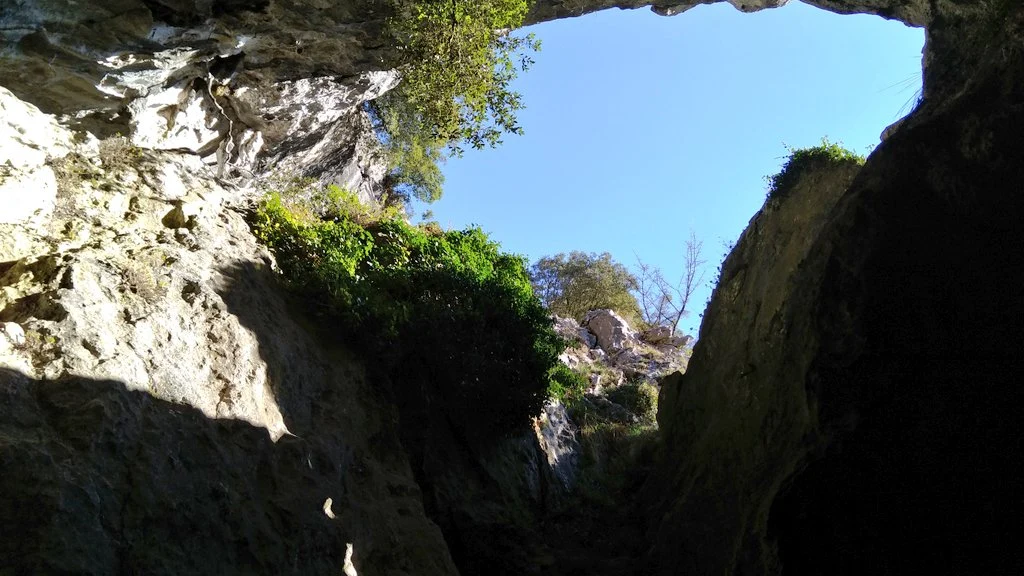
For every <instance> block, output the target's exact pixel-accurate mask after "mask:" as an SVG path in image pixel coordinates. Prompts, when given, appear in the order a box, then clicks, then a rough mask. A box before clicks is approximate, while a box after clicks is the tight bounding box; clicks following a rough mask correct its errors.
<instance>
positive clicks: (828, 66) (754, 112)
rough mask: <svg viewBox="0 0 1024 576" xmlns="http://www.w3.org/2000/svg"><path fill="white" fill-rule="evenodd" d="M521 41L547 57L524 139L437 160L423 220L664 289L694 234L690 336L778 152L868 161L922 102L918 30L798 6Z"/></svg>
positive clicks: (536, 71) (700, 10) (571, 25)
mask: <svg viewBox="0 0 1024 576" xmlns="http://www.w3.org/2000/svg"><path fill="white" fill-rule="evenodd" d="M525 31H526V32H533V33H534V34H536V35H537V37H538V39H540V40H541V41H542V43H543V46H542V49H541V51H540V52H539V53H538V54H537V55H536V56H535V59H536V61H537V63H536V64H535V65H534V67H533V68H532V69H531V70H529V71H528V72H526V73H524V74H522V75H521V77H520V79H519V80H518V85H517V86H515V88H516V89H518V90H519V91H520V92H522V94H523V99H524V101H525V103H526V106H527V108H526V109H525V110H524V111H523V112H522V113H521V114H520V123H521V124H522V126H523V127H524V129H525V131H526V133H525V135H523V136H508V137H506V138H505V139H504V143H503V144H502V145H501V146H500V147H499V148H497V149H494V150H490V149H488V150H481V151H474V150H470V151H468V152H467V153H466V155H465V157H463V158H452V159H449V160H448V162H447V163H446V164H445V165H444V167H443V168H444V172H445V176H446V185H445V193H444V194H445V195H444V197H443V198H442V199H441V200H440V201H438V202H436V203H434V204H433V205H431V206H429V208H430V210H431V211H432V213H433V217H434V218H436V219H437V220H438V221H440V222H441V223H442V224H444V225H451V226H454V227H460V226H464V225H467V224H471V223H474V224H479V225H481V226H482V227H483V228H484V229H485V230H487V231H488V232H490V233H492V235H493V236H494V237H495V238H497V239H499V240H500V241H501V242H502V243H503V245H504V246H505V247H506V248H508V249H510V250H511V251H514V252H518V253H522V254H525V255H527V256H528V257H529V259H530V260H531V261H533V260H536V259H537V258H539V257H542V256H545V255H550V254H553V253H559V252H569V251H572V250H583V251H587V252H598V253H600V252H605V251H608V252H611V254H612V255H613V256H614V257H615V259H616V260H618V261H620V262H623V263H625V264H627V265H629V266H633V265H635V260H636V257H640V258H642V259H643V260H644V261H645V262H648V263H651V264H654V265H656V266H658V267H661V268H662V269H663V270H664V272H665V275H666V276H667V277H669V278H674V277H676V276H678V275H679V273H680V272H681V271H682V262H681V260H682V258H681V256H682V248H683V246H682V244H683V242H682V237H684V236H686V235H687V232H688V231H689V230H693V231H694V232H695V233H696V235H697V237H698V238H700V239H702V240H703V241H704V247H705V251H706V253H705V257H706V258H705V259H706V260H708V261H709V263H710V265H709V266H708V271H707V279H706V281H705V282H704V283H703V285H702V286H700V289H699V291H698V293H697V295H696V296H695V297H694V302H696V307H695V308H693V309H692V310H691V312H692V313H691V314H690V315H689V317H688V318H686V319H685V320H684V321H683V323H682V324H681V325H680V328H681V329H684V330H685V331H686V332H687V333H689V334H696V332H697V329H698V328H699V323H700V315H699V312H700V311H701V310H700V309H701V307H702V306H703V305H704V303H705V302H706V301H707V300H708V298H709V297H710V293H711V289H712V283H711V282H710V281H711V280H712V279H713V276H714V266H715V265H717V264H718V263H719V262H721V260H722V258H724V256H725V254H726V253H727V251H728V248H729V247H730V246H731V245H732V243H733V242H735V240H736V239H737V237H738V236H739V234H740V232H742V231H743V229H744V228H745V227H746V225H747V223H748V221H749V219H750V217H751V216H752V215H753V214H755V213H756V212H757V211H758V210H759V209H760V207H761V205H762V203H763V201H764V199H765V190H766V185H765V177H767V176H769V175H771V174H774V173H776V172H778V170H779V166H780V164H782V163H783V161H784V160H785V159H786V156H787V154H788V149H789V148H790V147H792V148H803V147H807V146H814V145H817V144H818V143H820V141H821V139H822V138H823V137H828V138H829V139H830V140H832V141H840V142H842V144H843V145H844V146H845V147H847V148H849V149H851V150H853V151H854V152H857V153H859V154H867V153H868V152H869V151H870V150H871V149H872V148H873V146H875V145H876V144H877V143H878V142H879V137H880V135H881V133H882V132H883V130H885V128H886V127H887V126H889V125H891V124H893V123H895V122H897V121H898V120H899V119H900V118H901V117H903V116H905V115H906V114H908V113H910V112H911V111H912V110H913V108H914V107H915V106H916V104H917V102H918V99H919V97H920V93H921V92H920V87H921V52H922V47H923V45H924V31H923V29H920V28H912V27H908V26H906V25H904V24H902V23H900V22H897V21H888V20H884V19H882V18H879V17H877V16H869V15H839V14H834V13H831V12H827V11H824V10H821V9H819V8H816V7H813V6H808V5H805V4H801V3H797V2H793V3H790V4H789V5H787V6H785V7H782V8H777V9H771V10H764V11H761V12H756V13H751V14H745V13H742V12H740V11H738V10H736V9H734V8H733V7H732V6H729V5H727V4H725V3H720V4H712V5H701V6H696V7H694V8H692V9H690V10H689V11H687V12H685V13H683V14H681V15H678V16H674V17H663V16H658V15H656V14H654V13H652V12H651V11H649V10H646V9H637V10H616V9H613V10H605V11H601V12H597V13H592V14H588V15H586V16H582V17H579V18H569V19H563V20H556V21H552V22H546V23H543V24H539V25H535V26H532V27H529V28H527V29H526V30H525ZM527 167H528V168H527ZM496 174H504V175H507V176H508V177H502V178H495V175H496ZM419 208H420V209H426V208H427V207H426V206H420V207H419ZM537 231H541V233H536V232H537ZM612 231H614V232H612Z"/></svg>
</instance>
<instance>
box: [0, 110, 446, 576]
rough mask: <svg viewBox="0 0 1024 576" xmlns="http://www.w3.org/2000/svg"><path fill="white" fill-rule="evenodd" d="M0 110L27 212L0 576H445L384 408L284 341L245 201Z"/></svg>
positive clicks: (5, 359)
mask: <svg viewBox="0 0 1024 576" xmlns="http://www.w3.org/2000/svg"><path fill="white" fill-rule="evenodd" d="M0 102H2V106H3V108H4V110H16V111H17V114H12V115H5V116H4V118H3V122H4V125H5V126H6V127H7V128H6V129H5V130H6V132H4V134H5V135H7V136H9V137H10V140H8V141H5V142H4V143H3V144H2V145H0V148H2V149H3V150H5V151H6V150H12V151H13V152H14V154H12V156H11V157H10V159H11V160H12V162H10V163H9V164H8V165H7V169H6V172H5V176H4V178H5V183H6V184H7V185H8V186H10V187H11V189H13V190H14V191H15V192H16V194H20V195H21V196H22V197H26V198H28V199H31V201H32V202H34V203H35V205H30V208H29V209H25V210H19V211H18V212H9V211H7V210H6V205H5V211H4V216H5V219H6V220H7V222H4V223H0V327H2V333H0V367H2V370H0V414H2V416H0V427H2V430H0V468H2V469H3V471H4V472H3V474H0V494H2V495H3V498H0V524H2V525H3V526H4V535H5V536H4V538H2V539H0V540H2V542H0V572H12V573H16V574H17V573H39V574H52V573H76V574H112V573H140V574H141V573H147V574H148V573H153V574H172V573H173V574H209V573H211V572H216V573H224V574H251V573H254V572H258V573H263V572H269V573H290V572H302V573H311V574H319V573H324V574H326V573H331V574H336V573H339V572H341V570H342V568H343V566H344V565H345V563H346V557H347V558H348V562H349V564H350V570H349V571H350V572H351V571H352V570H357V571H358V573H359V574H362V575H364V576H365V575H366V574H438V575H447V574H455V573H456V569H455V567H454V565H453V564H452V561H451V558H450V556H449V554H448V550H447V547H446V545H445V543H444V540H443V538H442V535H441V532H440V531H439V530H438V528H437V526H436V525H434V524H433V523H432V522H430V521H429V520H428V519H427V518H426V516H425V514H424V511H423V505H422V500H421V498H420V493H419V487H418V486H417V484H416V482H415V480H414V478H413V475H412V471H411V469H410V468H409V464H408V460H407V459H406V457H405V454H404V452H403V450H402V448H401V445H400V443H399V439H398V429H397V427H396V426H395V423H394V420H395V418H396V415H395V412H394V407H393V406H392V405H390V404H389V403H388V402H386V401H385V400H383V399H382V398H381V396H380V394H379V393H377V392H375V386H374V385H372V384H371V383H369V382H368V381H367V379H366V377H364V376H363V374H362V367H361V366H360V363H359V362H358V361H357V360H356V359H354V358H351V357H349V356H348V355H347V354H346V353H345V352H344V351H340V350H335V349H331V348H330V347H327V346H325V345H323V344H322V343H319V342H317V341H316V340H315V339H314V338H313V337H311V336H310V334H309V332H308V331H307V330H306V329H305V328H303V327H300V325H299V324H298V322H299V319H300V318H301V315H299V314H298V313H297V312H295V311H293V310H291V309H290V307H289V305H288V303H287V301H286V300H285V299H284V297H283V294H284V292H283V291H282V289H281V287H280V286H279V282H278V281H277V279H276V278H275V276H274V275H273V274H272V272H271V269H270V264H271V259H270V256H269V254H267V253H266V251H265V250H264V249H262V248H261V247H260V246H258V245H257V243H256V241H255V239H254V238H253V236H252V234H251V233H250V231H249V227H248V225H247V224H246V222H245V218H244V214H243V212H244V211H245V209H246V206H247V198H248V197H249V196H250V195H251V190H248V189H240V188H236V187H234V186H232V185H230V184H229V183H222V182H219V181H218V180H217V179H216V178H215V170H216V167H215V166H207V165H206V164H204V163H203V161H202V160H201V159H200V158H199V157H197V156H196V155H192V154H181V153H176V152H168V151H155V150H144V149H142V148H138V147H135V146H133V145H131V144H130V143H129V142H127V141H125V140H124V139H121V140H117V139H114V140H111V139H108V140H105V141H100V142H97V141H96V139H95V138H90V137H85V138H75V137H73V136H72V134H71V133H70V132H68V131H67V130H65V129H64V128H62V127H60V126H58V125H57V124H56V122H55V121H54V119H53V118H52V117H49V116H47V115H45V114H42V113H41V112H40V111H39V110H37V109H36V108H35V107H33V106H31V105H28V104H25V103H23V102H19V101H17V100H15V99H14V98H13V96H12V95H11V94H10V92H7V91H5V90H0ZM11 135H13V136H11ZM55 173H56V174H57V175H58V177H59V178H58V177H55V176H54V174H55ZM39 182H46V183H49V186H50V188H48V189H43V190H49V192H47V193H40V194H39V195H37V196H33V195H32V194H26V192H27V191H32V190H33V188H32V187H33V186H35V185H36V183H39ZM13 535H17V537H14V536H13Z"/></svg>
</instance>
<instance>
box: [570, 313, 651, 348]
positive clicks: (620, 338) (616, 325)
mask: <svg viewBox="0 0 1024 576" xmlns="http://www.w3.org/2000/svg"><path fill="white" fill-rule="evenodd" d="M583 325H584V326H586V327H587V328H588V329H589V330H590V331H591V332H592V333H593V334H594V335H595V336H596V337H597V345H598V346H600V347H601V348H602V349H603V350H604V351H605V352H607V353H609V354H612V353H615V352H619V351H620V350H622V349H623V348H625V347H627V346H631V345H635V343H636V342H637V340H638V338H637V334H636V331H635V330H633V329H632V328H630V326H629V323H628V322H626V320H625V319H624V318H622V316H619V315H618V314H617V313H616V312H615V311H614V310H608V309H601V310H591V311H590V312H587V315H586V316H584V317H583Z"/></svg>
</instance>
